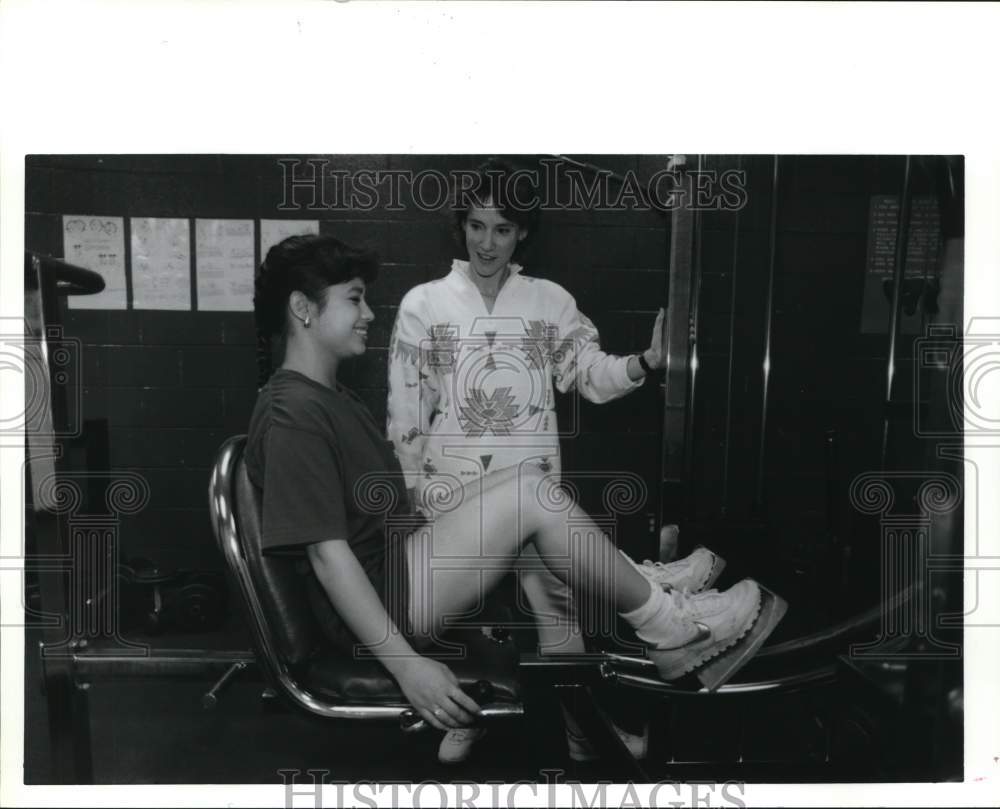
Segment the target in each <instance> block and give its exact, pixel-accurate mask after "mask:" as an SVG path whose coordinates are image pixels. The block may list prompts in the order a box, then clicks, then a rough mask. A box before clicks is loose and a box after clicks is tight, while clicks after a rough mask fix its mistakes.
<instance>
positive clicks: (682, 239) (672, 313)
mask: <svg viewBox="0 0 1000 809" xmlns="http://www.w3.org/2000/svg"><path fill="white" fill-rule="evenodd" d="M693 238H694V215H693V212H692V211H691V209H690V207H688V206H685V205H682V206H678V207H677V208H675V209H674V210H673V212H672V213H671V230H670V281H669V293H668V296H667V335H666V337H667V345H666V363H667V364H666V374H665V378H664V406H663V452H662V464H661V467H662V469H663V475H662V481H661V483H662V484H663V485H664V487H666V486H667V485H669V486H671V488H672V491H670V492H667V491H666V488H664V496H663V498H662V499H661V515H660V516H661V524H665V523H668V522H674V521H675V515H676V513H677V511H678V510H679V509H680V508H681V507H682V506H683V503H682V502H677V501H679V500H680V499H681V497H683V495H684V489H683V486H684V483H685V481H684V479H683V474H684V466H683V464H684V447H685V444H686V443H687V436H686V435H685V429H686V427H687V418H686V412H687V407H688V401H687V398H688V396H687V394H688V362H689V354H690V349H691V344H690V323H689V314H690V303H691V268H692V250H693ZM670 494H672V495H673V496H674V500H675V502H670V500H671V498H670V497H669V496H668V495H670Z"/></svg>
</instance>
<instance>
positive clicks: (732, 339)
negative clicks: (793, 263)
mask: <svg viewBox="0 0 1000 809" xmlns="http://www.w3.org/2000/svg"><path fill="white" fill-rule="evenodd" d="M742 164H743V160H742V158H740V157H737V158H736V170H737V171H739V170H740V169H741V168H742V167H743V165H742ZM739 251H740V212H739V211H736V215H735V216H734V217H733V285H732V292H731V294H730V298H729V370H728V373H727V375H726V437H725V443H724V452H723V455H722V509H721V511H722V516H723V517H725V516H727V514H728V513H729V444H730V440H731V438H732V431H733V368H734V363H735V356H734V351H735V349H736V265H737V263H738V260H739Z"/></svg>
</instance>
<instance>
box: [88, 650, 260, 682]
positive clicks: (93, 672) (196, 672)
mask: <svg viewBox="0 0 1000 809" xmlns="http://www.w3.org/2000/svg"><path fill="white" fill-rule="evenodd" d="M255 663H256V658H255V657H254V655H253V653H252V652H248V651H232V652H206V651H200V650H196V649H171V650H169V651H159V650H150V653H149V654H148V655H145V656H142V657H136V656H133V655H121V654H100V652H93V653H92V652H83V653H76V654H74V655H73V666H74V668H75V670H76V672H77V675H78V676H79V677H80V678H86V679H96V678H101V679H110V680H115V679H125V678H133V677H134V678H142V677H196V678H197V677H216V676H218V672H219V669H220V668H223V669H228V668H229V667H231V666H234V665H237V664H243V665H245V666H249V665H251V664H255Z"/></svg>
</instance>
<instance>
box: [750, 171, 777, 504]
mask: <svg viewBox="0 0 1000 809" xmlns="http://www.w3.org/2000/svg"><path fill="white" fill-rule="evenodd" d="M778 178H779V161H778V156H777V155H775V156H774V172H773V174H772V176H771V255H770V259H769V264H768V272H767V309H766V311H765V315H764V318H765V323H764V359H763V361H762V362H761V367H762V372H763V375H764V384H763V391H762V393H761V404H760V453H759V455H758V456H757V496H756V506H757V508H758V509H762V508H763V505H764V457H765V453H766V450H767V406H768V394H769V392H770V383H771V325H772V321H773V318H774V268H775V264H776V257H777V252H778Z"/></svg>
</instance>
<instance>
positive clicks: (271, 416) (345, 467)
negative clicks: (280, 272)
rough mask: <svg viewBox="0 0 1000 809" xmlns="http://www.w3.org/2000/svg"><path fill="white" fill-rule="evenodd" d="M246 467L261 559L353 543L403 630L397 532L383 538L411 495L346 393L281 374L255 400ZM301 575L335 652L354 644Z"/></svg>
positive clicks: (317, 589) (311, 581)
mask: <svg viewBox="0 0 1000 809" xmlns="http://www.w3.org/2000/svg"><path fill="white" fill-rule="evenodd" d="M246 463H247V474H248V476H249V478H250V481H251V482H252V483H253V484H254V485H255V486H256V487H257V488H258V489H260V490H261V492H262V495H263V546H264V550H265V551H266V552H272V553H273V552H278V553H295V554H302V553H303V552H304V550H305V547H306V546H307V545H310V544H312V543H314V542H324V541H326V540H331V539H343V540H347V542H348V543H349V544H350V546H351V549H352V550H353V551H354V554H355V556H357V557H358V561H359V562H360V563H361V565H362V567H363V568H364V569H365V572H366V573H367V575H368V577H369V579H371V581H372V584H373V585H374V586H375V589H376V591H377V592H378V593H379V595H380V597H381V598H382V601H383V604H386V608H387V611H388V612H389V614H390V616H392V617H393V619H394V620H396V623H397V624H399V628H400V629H404V627H403V625H401V624H400V620H401V619H402V618H403V617H404V616H402V615H400V613H399V609H400V605H399V603H398V602H399V601H400V600H401V597H402V594H401V593H400V592H399V590H400V588H399V587H398V586H396V587H395V588H393V585H392V584H391V582H390V580H391V579H392V578H395V577H398V576H399V575H400V573H399V563H398V557H399V556H401V549H400V548H398V547H394V546H396V545H398V544H399V542H400V540H399V536H398V533H397V532H386V530H385V520H386V516H387V514H403V513H405V511H406V507H407V502H408V501H407V496H406V487H405V485H404V482H403V476H402V472H401V470H400V468H399V462H398V461H397V459H396V456H395V453H394V451H393V448H392V444H391V443H390V442H388V441H386V439H385V437H384V436H383V435H382V433H381V431H380V430H379V428H378V425H377V424H376V423H375V420H374V419H373V418H372V416H371V414H370V413H369V412H368V409H367V408H366V407H365V405H364V403H363V402H362V401H361V400H360V399H359V398H358V397H357V396H356V395H355V394H354V393H352V392H351V391H350V390H348V389H347V388H344V387H341V386H339V385H338V386H337V387H336V388H329V387H327V386H325V385H322V384H320V383H319V382H315V381H313V380H312V379H309V378H308V377H306V376H303V375H302V374H300V373H297V372H296V371H289V370H286V369H279V370H278V371H276V372H275V373H274V375H273V376H272V377H271V379H270V380H269V381H268V383H267V384H266V385H265V386H264V387H263V388H262V389H261V391H260V393H259V394H258V397H257V404H256V406H255V407H254V411H253V415H252V416H251V419H250V430H249V435H248V437H247V449H246ZM387 557H388V564H387ZM404 570H405V568H404ZM303 571H304V572H305V573H306V575H307V586H308V596H309V600H310V603H311V604H312V606H313V610H314V611H315V612H316V613H317V617H318V618H319V619H320V622H321V623H322V624H323V626H324V629H325V630H326V631H327V634H328V635H329V636H330V638H331V640H334V641H335V642H337V643H339V644H344V643H350V642H351V639H352V638H353V636H351V635H350V633H349V632H347V630H346V627H345V626H343V624H342V622H341V621H340V618H339V616H337V614H336V613H335V612H334V610H333V608H332V605H331V604H330V602H329V599H328V598H326V594H325V592H323V590H322V588H321V586H320V585H319V582H318V581H317V580H316V577H315V574H314V573H313V572H312V567H311V565H306V566H303ZM388 571H391V574H390V575H387V572H388ZM396 584H397V585H398V584H402V582H397V583H396ZM390 588H392V589H395V590H396V592H395V593H394V594H392V593H391V589H390ZM391 595H395V598H393V597H390V596H391ZM387 601H389V602H393V603H387ZM404 631H405V629H404Z"/></svg>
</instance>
